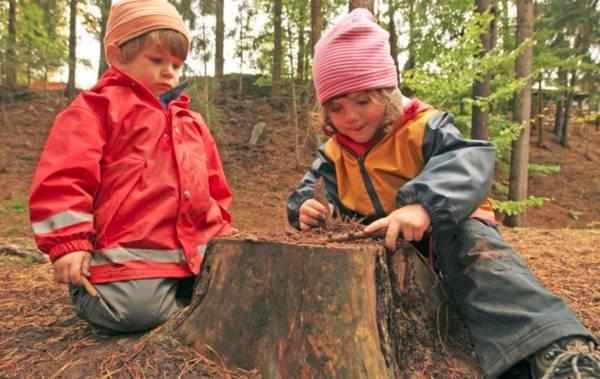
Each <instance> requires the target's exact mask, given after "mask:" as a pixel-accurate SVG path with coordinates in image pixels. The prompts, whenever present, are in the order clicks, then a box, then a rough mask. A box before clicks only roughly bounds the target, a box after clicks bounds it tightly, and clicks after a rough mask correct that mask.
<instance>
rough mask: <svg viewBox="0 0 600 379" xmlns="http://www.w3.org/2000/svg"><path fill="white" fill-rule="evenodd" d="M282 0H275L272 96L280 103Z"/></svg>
mask: <svg viewBox="0 0 600 379" xmlns="http://www.w3.org/2000/svg"><path fill="white" fill-rule="evenodd" d="M281 10H282V0H274V1H273V29H274V30H273V32H274V42H273V73H272V75H273V78H272V87H271V98H272V99H273V100H274V101H275V102H276V103H278V102H279V101H281V65H282V63H283V62H282V60H283V45H282V44H283V41H282V25H281Z"/></svg>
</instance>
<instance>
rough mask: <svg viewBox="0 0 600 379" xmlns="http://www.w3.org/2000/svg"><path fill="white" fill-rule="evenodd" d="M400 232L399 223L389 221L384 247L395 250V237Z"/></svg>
mask: <svg viewBox="0 0 600 379" xmlns="http://www.w3.org/2000/svg"><path fill="white" fill-rule="evenodd" d="M399 234H400V225H399V224H397V223H393V222H392V223H390V224H389V225H388V228H387V232H386V233H385V247H386V248H388V249H389V250H396V239H398V235H399Z"/></svg>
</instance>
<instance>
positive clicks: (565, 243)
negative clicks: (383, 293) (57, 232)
mask: <svg viewBox="0 0 600 379" xmlns="http://www.w3.org/2000/svg"><path fill="white" fill-rule="evenodd" d="M65 104H66V101H65V100H64V99H63V98H62V97H61V96H60V94H58V93H47V94H42V93H34V94H32V95H31V96H30V97H29V98H27V99H20V100H11V101H8V100H3V101H2V104H1V108H0V110H1V115H0V141H2V145H1V147H0V280H1V282H2V286H1V287H0V377H2V378H3V377H19V378H20V377H48V378H59V377H68V378H78V377H105V378H110V377H116V378H121V377H123V378H125V377H219V378H221V377H223V378H224V377H232V378H234V377H256V373H252V372H245V371H243V370H226V369H224V368H223V367H222V365H221V364H220V363H219V361H218V359H216V360H214V361H209V360H207V359H206V358H203V357H201V356H199V355H197V354H196V353H195V352H194V351H192V350H190V349H188V348H186V347H183V346H181V345H180V344H179V343H178V341H177V340H176V339H174V338H173V336H172V334H171V333H170V330H171V327H172V324H171V322H169V323H167V324H166V325H164V326H163V327H161V328H159V329H157V330H155V331H153V332H150V333H141V334H134V335H128V336H116V337H113V336H103V335H99V334H96V333H94V332H93V331H92V330H91V329H90V328H89V327H88V326H87V325H86V324H85V323H84V322H82V321H80V320H78V319H77V317H76V316H75V315H74V311H73V306H72V305H71V303H70V301H69V299H68V295H67V291H66V288H65V287H64V286H63V285H59V284H57V283H55V282H54V281H53V274H52V266H51V265H50V264H49V263H48V262H46V261H44V260H43V258H42V259H41V258H40V256H39V255H38V254H36V249H35V247H34V244H33V241H32V238H31V234H30V229H29V226H28V223H27V219H28V215H27V194H28V191H29V187H30V182H31V177H32V174H33V171H34V169H35V165H36V163H37V160H38V157H39V154H40V151H41V150H42V148H43V145H44V141H45V138H46V136H47V133H48V131H49V128H50V126H51V124H52V120H53V117H54V115H55V114H56V113H57V112H58V111H59V110H60V109H61V108H62V107H64V106H65ZM218 109H219V112H218V113H214V114H212V115H211V124H212V128H213V133H214V135H215V138H216V140H217V141H218V144H219V146H220V150H221V155H222V159H223V162H224V165H225V170H226V173H227V176H228V179H229V182H230V185H231V187H232V189H233V192H234V196H235V199H234V204H233V207H232V214H233V217H234V226H235V227H236V228H237V229H239V230H240V231H241V232H243V233H247V234H249V235H252V234H256V235H264V234H265V233H274V234H279V235H283V236H287V238H291V239H292V240H294V239H297V238H298V237H297V236H296V235H295V234H294V231H293V230H292V229H291V228H290V227H289V226H288V225H287V220H286V208H285V200H286V197H287V195H288V193H289V192H290V191H291V190H292V189H293V188H294V187H295V186H296V184H297V183H298V181H299V180H300V178H301V177H302V175H303V173H304V171H305V170H306V168H307V167H308V165H309V164H310V162H311V160H312V159H313V154H314V147H315V142H313V141H315V137H314V135H313V134H311V133H309V134H307V132H306V131H307V128H306V125H305V122H304V121H303V120H302V119H303V118H305V117H302V116H301V123H300V126H299V127H298V129H296V128H294V127H293V125H294V122H293V120H292V118H291V116H290V112H287V111H285V110H283V111H278V110H276V109H274V108H273V107H272V106H271V105H270V103H269V101H268V100H267V99H265V98H258V99H252V100H251V99H245V100H234V99H229V97H227V96H224V97H223V98H222V100H221V101H220V103H219V104H218ZM199 110H202V109H201V108H200V109H199ZM547 113H548V117H547V119H546V126H545V145H546V147H545V148H539V147H536V145H535V141H536V137H535V135H536V134H535V131H533V132H532V145H531V158H530V161H531V162H532V163H537V164H552V165H560V172H559V173H557V174H553V175H548V176H534V177H531V178H530V180H529V192H530V193H531V194H533V195H535V196H541V197H545V198H547V199H548V200H547V201H546V203H545V204H544V205H543V206H541V207H535V208H532V209H530V210H529V211H528V218H527V227H526V228H515V229H508V228H502V232H503V234H504V237H505V238H506V239H507V240H508V241H509V242H510V243H511V244H512V245H513V246H514V247H515V248H516V250H517V251H519V252H520V253H521V254H522V256H523V257H524V259H525V260H526V261H527V263H528V264H529V265H530V267H531V268H532V270H533V272H534V273H535V274H536V275H537V276H538V277H539V278H540V280H541V281H542V283H543V284H544V285H545V286H546V287H547V288H549V289H550V290H551V291H553V292H555V293H557V294H558V295H560V296H561V297H562V298H564V299H565V300H566V301H567V302H568V303H569V304H570V306H571V307H572V308H573V310H574V311H575V313H576V314H577V315H578V316H579V318H580V319H581V321H582V322H583V323H584V324H585V325H586V326H587V327H588V328H590V329H591V331H592V332H593V333H594V334H595V335H596V336H600V281H599V280H598V272H600V247H599V246H600V169H599V168H598V164H599V163H600V131H599V130H598V128H596V127H594V126H591V125H587V126H583V124H581V123H579V124H577V123H576V124H575V126H573V127H572V128H571V137H570V145H571V147H570V148H564V147H561V146H560V145H559V144H558V141H557V139H556V137H555V136H554V135H553V134H552V133H551V128H552V125H551V123H552V121H553V118H552V112H551V110H548V112H547ZM258 122H265V123H266V127H265V129H264V132H263V135H262V136H261V139H260V140H259V142H258V143H257V144H256V145H250V144H249V143H248V141H249V139H250V137H251V134H252V128H253V126H254V125H255V124H256V123H258ZM295 130H298V131H299V132H298V137H296V134H295V133H296V132H295ZM296 141H298V143H296ZM586 146H587V152H586ZM65 148H68V141H65ZM506 177H507V174H506V173H498V174H497V178H496V179H497V181H498V182H500V183H504V184H506V182H507V180H506ZM500 196H501V195H500ZM473 360H474V358H473V352H472V350H471V347H470V346H469V344H468V342H465V343H463V344H462V345H461V346H449V349H448V350H447V351H445V352H442V354H441V360H440V362H441V363H440V364H441V365H442V366H440V367H438V368H439V369H440V370H439V371H438V370H436V371H437V374H435V373H432V372H425V373H423V375H422V376H423V377H440V378H442V377H443V378H446V377H460V378H463V377H479V376H480V372H479V371H477V369H473V368H472V365H473V363H472V362H468V361H473ZM470 367H471V368H470ZM440 372H442V373H443V374H439V373H440Z"/></svg>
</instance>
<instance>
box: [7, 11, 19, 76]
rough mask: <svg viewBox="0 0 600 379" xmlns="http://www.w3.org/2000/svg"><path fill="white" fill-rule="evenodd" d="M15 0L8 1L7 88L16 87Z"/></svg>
mask: <svg viewBox="0 0 600 379" xmlns="http://www.w3.org/2000/svg"><path fill="white" fill-rule="evenodd" d="M16 43H17V0H8V39H7V44H6V45H7V46H6V60H5V64H4V72H5V84H6V85H7V86H8V87H9V88H14V87H16V86H17V53H16Z"/></svg>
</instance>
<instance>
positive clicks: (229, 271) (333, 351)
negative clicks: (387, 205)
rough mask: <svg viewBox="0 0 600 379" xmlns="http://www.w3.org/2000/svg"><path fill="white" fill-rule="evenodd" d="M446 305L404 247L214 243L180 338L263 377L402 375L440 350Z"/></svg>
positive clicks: (179, 326)
mask: <svg viewBox="0 0 600 379" xmlns="http://www.w3.org/2000/svg"><path fill="white" fill-rule="evenodd" d="M444 299H445V296H444V294H443V293H442V292H441V290H440V286H439V284H438V282H437V277H436V276H435V275H433V273H432V272H431V271H430V270H429V268H428V267H427V264H426V263H425V262H424V260H423V258H422V256H421V255H420V254H419V252H418V251H417V250H416V249H414V248H413V247H412V245H410V244H408V243H404V244H401V246H400V248H399V249H397V250H396V251H395V252H393V253H388V252H386V251H385V249H384V248H383V247H382V246H377V245H376V244H375V243H374V242H372V243H370V244H366V243H361V244H356V243H354V244H350V243H335V244H327V245H301V244H298V243H295V242H292V243H289V242H288V243H285V242H274V241H259V240H255V241H251V240H237V239H218V240H215V241H213V242H211V244H210V245H209V247H208V249H207V252H206V256H205V261H204V264H203V268H202V272H201V275H200V277H199V281H198V282H197V283H196V288H195V292H194V296H193V299H192V304H191V305H190V307H189V308H188V310H187V311H186V313H185V314H183V315H182V317H181V318H180V321H179V322H178V324H177V326H176V332H177V335H178V336H179V338H180V339H181V340H182V341H183V342H184V343H185V344H186V345H190V346H193V347H194V348H195V349H196V350H197V351H198V352H200V353H201V354H203V355H205V356H208V357H212V358H213V359H216V360H218V361H221V362H222V363H223V364H224V365H225V366H227V367H231V368H233V367H239V368H242V369H246V370H251V369H257V370H258V372H259V373H260V374H261V375H262V376H263V377H264V378H405V377H411V376H414V375H418V373H420V372H422V371H421V370H423V369H424V368H426V367H427V366H428V365H431V364H432V354H433V351H435V350H436V349H437V350H440V346H439V343H440V336H442V335H445V328H446V325H445V323H441V324H440V320H442V319H444V320H445V319H446V317H440V314H441V313H444V314H445V312H446V311H445V310H444V308H445V306H444V304H445V302H444Z"/></svg>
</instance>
